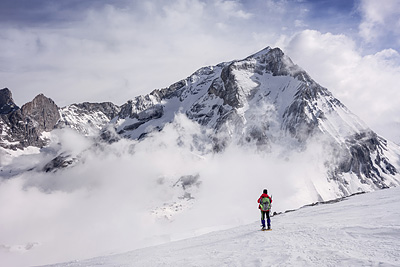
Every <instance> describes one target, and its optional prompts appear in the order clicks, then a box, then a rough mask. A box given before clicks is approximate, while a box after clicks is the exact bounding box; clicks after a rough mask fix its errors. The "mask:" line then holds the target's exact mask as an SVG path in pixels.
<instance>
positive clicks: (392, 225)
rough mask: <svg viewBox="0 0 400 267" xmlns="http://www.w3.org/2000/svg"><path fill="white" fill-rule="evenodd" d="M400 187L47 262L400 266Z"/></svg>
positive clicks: (67, 266)
mask: <svg viewBox="0 0 400 267" xmlns="http://www.w3.org/2000/svg"><path fill="white" fill-rule="evenodd" d="M399 202H400V187H398V188H392V189H387V190H380V191H376V192H372V193H368V194H363V195H357V196H354V197H351V198H347V199H345V200H343V201H341V202H338V203H334V204H325V205H317V206H313V207H305V208H302V209H300V210H297V211H294V212H290V213H285V214H282V215H279V216H275V217H272V228H273V230H272V231H266V232H262V231H259V223H258V222H256V223H252V224H249V225H245V226H240V227H236V228H233V229H229V230H223V231H217V232H213V233H209V234H206V235H202V236H199V237H195V238H190V239H186V240H181V241H176V242H171V243H167V244H163V245H159V246H154V247H149V248H144V249H139V250H135V251H132V252H128V253H124V254H119V255H111V256H104V257H98V258H94V259H89V260H84V261H75V262H69V263H61V264H56V265H49V266H53V267H56V266H57V267H73V266H335V267H336V266H400V206H399V204H398V203H399Z"/></svg>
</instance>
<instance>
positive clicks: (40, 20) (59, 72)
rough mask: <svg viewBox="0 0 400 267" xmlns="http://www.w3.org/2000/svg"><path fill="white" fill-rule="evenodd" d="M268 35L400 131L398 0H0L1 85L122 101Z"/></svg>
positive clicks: (262, 43)
mask: <svg viewBox="0 0 400 267" xmlns="http://www.w3.org/2000/svg"><path fill="white" fill-rule="evenodd" d="M266 46H272V47H276V46H278V47H280V48H282V49H283V50H284V52H285V53H286V54H287V55H289V56H290V57H291V58H292V60H293V61H294V62H295V63H297V64H298V65H300V66H301V67H303V68H304V69H305V70H306V71H307V72H309V74H310V75H311V76H312V77H313V78H314V79H315V80H316V81H317V82H318V83H320V84H321V85H323V86H325V87H327V88H328V89H329V90H331V91H332V92H333V94H334V95H335V96H336V97H337V98H339V99H340V100H341V101H342V102H343V103H344V104H345V105H347V106H348V107H349V108H350V110H352V111H353V112H354V113H355V114H357V115H358V116H359V117H361V119H363V120H364V121H365V122H366V123H367V124H368V125H369V126H370V127H371V128H372V129H374V130H376V131H377V132H378V133H380V134H383V135H384V136H386V137H389V138H390V139H392V140H395V141H396V142H399V143H400V105H399V104H400V103H399V102H400V101H399V100H398V99H400V95H399V94H400V92H399V91H400V90H398V89H397V88H398V81H399V80H400V55H399V52H400V1H398V0H356V1H346V0H337V1H328V0H320V1H311V0H309V1H307V0H291V1H289V0H251V1H249V0H242V1H240V0H214V1H211V0H170V1H163V0H154V1H151V0H148V1H134V0H133V1H132V0H115V1H106V0H87V1H78V0H68V1H67V0H59V1H50V0H35V1H32V0H2V1H0V51H1V52H0V62H2V64H1V66H0V87H1V88H3V87H8V88H9V89H10V90H11V91H12V92H13V96H14V100H15V102H16V103H17V104H18V105H20V106H21V105H23V104H24V103H26V102H28V101H30V100H32V99H33V97H35V96H36V95H37V94H39V93H44V94H45V95H46V96H48V97H50V98H52V99H53V100H54V101H55V102H56V103H57V104H58V105H59V106H64V105H68V104H71V103H76V102H84V101H89V102H100V101H112V102H114V103H115V104H119V105H120V104H123V103H124V102H126V101H127V100H128V99H131V98H133V97H135V96H137V95H139V94H147V93H149V92H150V91H152V90H153V89H155V88H162V87H167V86H169V85H170V84H172V83H174V82H176V81H178V80H180V79H183V78H185V77H187V76H188V75H190V74H191V73H193V72H194V71H195V70H197V69H198V68H200V67H203V66H205V65H214V64H218V63H220V62H222V61H230V60H233V59H240V58H244V57H246V56H248V55H250V54H252V53H254V52H256V51H258V50H261V49H263V48H264V47H266ZM366 106H368V109H366V108H365V107H366Z"/></svg>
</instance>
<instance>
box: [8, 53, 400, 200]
mask: <svg viewBox="0 0 400 267" xmlns="http://www.w3.org/2000/svg"><path fill="white" fill-rule="evenodd" d="M177 114H183V115H185V116H186V117H187V118H189V119H190V120H192V121H194V122H196V123H198V124H199V125H200V126H201V127H202V129H207V135H206V138H203V139H202V141H201V142H206V143H208V144H211V147H212V149H211V151H204V153H207V152H210V153H219V152H221V151H223V150H224V149H225V148H226V147H227V146H229V144H231V143H235V144H238V145H240V146H251V147H254V148H255V149H256V150H257V151H264V152H266V153H269V152H271V151H272V150H273V149H274V148H273V147H274V146H280V147H284V148H285V149H286V150H287V151H291V150H296V151H301V150H305V149H307V147H308V145H309V144H310V143H311V142H312V143H313V144H315V143H317V144H318V146H319V147H320V148H321V149H325V150H326V151H329V156H327V159H326V164H325V165H326V166H327V173H326V180H327V181H329V182H332V183H335V184H336V185H337V187H338V188H339V189H338V190H340V191H341V192H342V194H343V195H349V194H352V193H354V191H356V190H358V189H359V188H362V190H374V189H378V188H386V187H391V186H397V185H399V183H400V182H399V181H400V174H399V170H400V166H399V162H400V148H399V147H398V146H397V145H395V144H393V143H391V142H390V141H388V140H385V139H384V138H383V137H380V136H378V135H377V134H376V133H375V132H374V131H373V130H371V129H370V128H369V127H368V126H367V125H365V124H364V123H363V122H362V121H361V120H360V119H359V118H358V117H357V116H356V115H354V114H353V113H352V112H351V111H349V110H348V109H347V108H346V107H345V106H344V105H343V104H342V103H341V102H340V101H339V100H338V99H336V98H335V97H334V96H333V95H332V93H331V92H330V91H329V90H328V89H327V88H324V87H322V86H321V85H319V84H318V83H317V82H316V81H314V80H313V79H312V78H311V77H310V76H309V75H308V74H307V72H306V71H304V70H303V69H302V68H301V67H299V66H297V65H296V64H294V63H293V62H292V60H291V59H290V58H289V57H288V56H286V55H285V54H284V53H283V51H282V50H281V49H279V48H270V47H267V48H265V49H263V50H261V51H260V52H258V53H256V54H253V55H250V56H248V57H247V58H245V59H242V60H234V61H230V62H224V63H220V64H218V65H216V66H208V67H204V68H201V69H199V70H197V71H196V72H194V73H193V74H192V75H190V76H189V77H187V78H186V79H183V80H181V81H178V82H176V83H174V84H172V85H171V86H169V87H167V88H162V89H156V90H154V91H152V92H151V93H149V94H148V95H145V96H137V97H135V98H133V99H131V100H128V101H127V102H126V103H125V104H123V105H122V106H117V105H114V104H112V103H110V102H107V103H82V104H72V105H69V106H66V107H63V108H59V107H57V105H56V104H55V103H54V102H53V101H52V100H51V99H49V98H47V97H45V96H43V95H38V96H37V97H36V98H35V99H34V100H33V101H32V102H30V103H27V104H25V105H24V106H22V108H18V107H17V106H16V105H15V104H14V102H13V100H12V97H11V92H10V91H9V90H8V89H2V90H1V91H0V115H1V119H0V146H1V147H3V148H4V149H23V148H25V147H28V146H37V147H43V146H45V145H46V144H47V140H46V139H45V138H44V137H43V136H42V133H43V132H49V131H52V130H53V129H55V128H58V129H60V128H61V129H62V128H66V127H67V128H72V129H74V130H76V131H77V132H79V133H81V134H82V135H85V136H88V137H91V138H95V139H96V140H97V142H103V143H112V142H116V141H118V140H119V139H121V138H129V139H135V140H143V139H145V138H147V136H149V135H150V134H153V133H156V132H158V131H161V130H162V129H164V127H165V126H166V125H167V124H169V123H171V122H173V121H174V119H175V116H176V115H177ZM198 142H199V141H198V140H197V141H196V144H194V145H197V146H199V144H198ZM61 158H64V156H63V157H61ZM57 159H60V157H58V158H57ZM53 162H54V161H53ZM64 163H65V162H64ZM50 165H51V166H52V168H53V167H54V166H58V165H61V166H63V167H65V164H63V162H61V163H60V164H55V165H54V164H50ZM50 165H49V166H50ZM67 165H68V164H67ZM47 170H49V169H47ZM354 188H357V189H354Z"/></svg>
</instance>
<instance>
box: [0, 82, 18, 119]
mask: <svg viewBox="0 0 400 267" xmlns="http://www.w3.org/2000/svg"><path fill="white" fill-rule="evenodd" d="M17 109H18V106H17V105H16V104H15V103H14V100H13V98H12V93H11V91H10V90H9V89H8V88H4V89H1V90H0V114H9V113H11V112H13V111H15V110H17Z"/></svg>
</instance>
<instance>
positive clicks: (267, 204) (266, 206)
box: [260, 197, 271, 211]
mask: <svg viewBox="0 0 400 267" xmlns="http://www.w3.org/2000/svg"><path fill="white" fill-rule="evenodd" d="M260 209H261V210H262V211H268V210H270V209H271V200H270V199H269V198H268V197H263V198H262V199H261V200H260Z"/></svg>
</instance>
